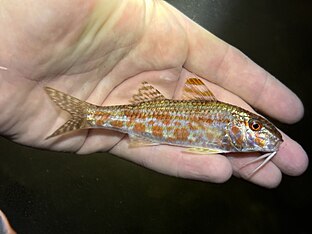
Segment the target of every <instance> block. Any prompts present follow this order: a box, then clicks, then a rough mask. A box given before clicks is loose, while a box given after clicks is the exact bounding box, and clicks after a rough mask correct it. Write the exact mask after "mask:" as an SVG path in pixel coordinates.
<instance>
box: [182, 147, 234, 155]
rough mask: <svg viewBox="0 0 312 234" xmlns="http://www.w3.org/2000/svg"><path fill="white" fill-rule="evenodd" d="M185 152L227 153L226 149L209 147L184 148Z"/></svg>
mask: <svg viewBox="0 0 312 234" xmlns="http://www.w3.org/2000/svg"><path fill="white" fill-rule="evenodd" d="M184 152H186V153H191V154H205V155H207V154H223V153H228V151H224V150H217V149H209V148H199V147H198V148H187V149H186V150H184Z"/></svg>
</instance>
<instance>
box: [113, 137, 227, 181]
mask: <svg viewBox="0 0 312 234" xmlns="http://www.w3.org/2000/svg"><path fill="white" fill-rule="evenodd" d="M110 153H113V154H115V155H118V156H121V157H123V158H125V159H127V160H130V161H133V162H136V163H138V164H140V165H142V166H144V167H147V168H150V169H153V170H155V171H158V172H161V173H164V174H167V175H171V176H177V177H182V178H188V179H196V180H202V181H208V182H215V183H222V182H225V181H226V180H228V179H229V178H230V177H231V175H232V166H231V164H230V163H229V161H228V160H227V159H226V158H225V157H224V156H221V155H208V156H205V155H195V154H189V153H185V152H183V148H179V147H173V146H167V145H159V146H146V147H141V146H140V147H129V146H128V140H127V139H125V140H122V141H121V142H120V143H118V144H117V145H116V146H115V147H114V148H113V149H112V150H111V151H110Z"/></svg>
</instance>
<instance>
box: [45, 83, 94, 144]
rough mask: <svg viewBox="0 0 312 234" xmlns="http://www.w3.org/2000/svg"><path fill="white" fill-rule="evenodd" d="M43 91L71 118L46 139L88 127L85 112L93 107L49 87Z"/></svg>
mask: <svg viewBox="0 0 312 234" xmlns="http://www.w3.org/2000/svg"><path fill="white" fill-rule="evenodd" d="M45 91H46V92H47V94H48V95H49V97H50V98H51V100H52V101H53V102H54V103H55V104H56V105H58V106H59V107H60V108H61V109H63V110H65V111H67V112H68V113H70V114H71V118H70V119H69V120H68V121H67V122H66V123H65V124H64V125H62V126H61V127H60V128H58V129H57V130H56V131H55V132H54V133H52V134H51V135H50V136H48V137H47V138H46V139H49V138H51V137H55V136H58V135H61V134H64V133H66V132H71V131H74V130H78V129H82V128H86V127H87V126H88V124H87V121H86V113H87V112H86V111H87V110H88V109H89V108H92V107H94V105H92V104H90V103H87V102H84V101H81V100H79V99H78V98H75V97H72V96H70V95H68V94H65V93H63V92H60V91H58V90H55V89H53V88H50V87H45Z"/></svg>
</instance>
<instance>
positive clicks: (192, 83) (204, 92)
mask: <svg viewBox="0 0 312 234" xmlns="http://www.w3.org/2000/svg"><path fill="white" fill-rule="evenodd" d="M182 99H184V100H194V99H196V100H206V101H217V99H216V97H215V96H214V95H213V93H212V92H211V91H210V90H209V89H208V88H207V86H206V85H205V84H204V82H202V81H201V80H200V79H198V78H188V79H187V80H186V82H185V84H184V87H183V94H182Z"/></svg>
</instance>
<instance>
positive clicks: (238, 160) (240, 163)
mask: <svg viewBox="0 0 312 234" xmlns="http://www.w3.org/2000/svg"><path fill="white" fill-rule="evenodd" d="M256 157H257V156H252V155H249V156H246V155H244V156H242V155H234V156H233V155H231V156H229V157H228V159H229V160H230V162H231V163H232V165H233V171H234V175H235V176H237V177H241V178H244V179H245V180H248V181H250V182H252V183H255V184H258V185H260V186H263V187H266V188H275V187H277V186H278V185H279V184H280V182H281V180H282V173H281V171H280V170H279V168H278V167H277V166H276V165H275V164H274V163H273V162H268V163H267V164H266V165H265V166H264V167H262V168H261V169H260V170H259V171H257V172H256V173H255V174H252V172H253V171H254V169H255V168H256V167H257V166H258V165H259V162H255V163H251V164H248V163H249V162H250V161H252V160H253V159H255V158H256ZM246 164H248V165H247V166H246Z"/></svg>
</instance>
